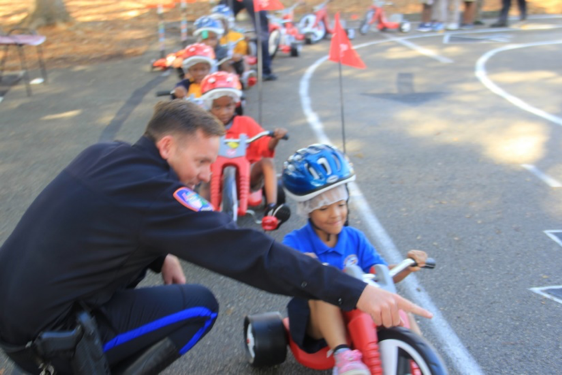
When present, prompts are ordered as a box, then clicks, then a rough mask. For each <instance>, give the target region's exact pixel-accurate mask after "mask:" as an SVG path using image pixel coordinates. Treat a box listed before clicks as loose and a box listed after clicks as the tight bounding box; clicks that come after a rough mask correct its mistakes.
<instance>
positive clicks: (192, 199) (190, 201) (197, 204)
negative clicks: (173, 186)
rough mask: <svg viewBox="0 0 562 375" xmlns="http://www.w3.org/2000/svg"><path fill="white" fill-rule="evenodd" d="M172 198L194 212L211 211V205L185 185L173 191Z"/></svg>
mask: <svg viewBox="0 0 562 375" xmlns="http://www.w3.org/2000/svg"><path fill="white" fill-rule="evenodd" d="M174 198H176V200H177V201H178V202H180V203H181V204H182V205H184V206H185V207H187V208H189V209H190V210H193V211H195V212H201V211H213V206H212V205H211V204H210V203H209V202H207V201H206V200H205V199H203V198H201V196H200V195H199V194H197V193H196V192H194V191H193V190H191V189H188V188H186V187H181V188H179V189H178V190H176V191H175V193H174Z"/></svg>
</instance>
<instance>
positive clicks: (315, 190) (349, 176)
mask: <svg viewBox="0 0 562 375" xmlns="http://www.w3.org/2000/svg"><path fill="white" fill-rule="evenodd" d="M282 180H283V188H284V189H285V192H286V193H287V195H288V196H290V197H291V198H293V199H294V200H296V201H297V202H304V201H307V200H310V199H312V198H314V197H316V196H317V195H320V194H322V193H323V192H325V191H327V190H329V189H332V188H334V187H336V186H339V185H342V184H346V183H348V182H351V181H354V180H355V172H354V171H353V167H352V166H351V163H350V162H349V160H348V159H347V157H346V156H345V155H344V154H343V153H342V152H341V151H339V150H338V149H337V148H335V147H333V146H330V145H326V144H314V145H310V146H308V147H307V148H303V149H300V150H298V151H297V152H295V153H294V154H293V155H291V156H290V157H289V159H287V161H285V163H284V165H283V176H282Z"/></svg>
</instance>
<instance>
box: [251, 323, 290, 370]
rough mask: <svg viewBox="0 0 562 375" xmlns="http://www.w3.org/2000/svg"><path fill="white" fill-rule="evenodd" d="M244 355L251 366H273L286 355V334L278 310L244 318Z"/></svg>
mask: <svg viewBox="0 0 562 375" xmlns="http://www.w3.org/2000/svg"><path fill="white" fill-rule="evenodd" d="M244 342H245V344H246V345H245V347H246V356H247V358H248V362H250V364H251V365H252V366H255V367H259V366H274V365H278V364H280V363H283V362H284V361H285V358H286V357H287V336H286V333H285V326H284V325H283V319H282V318H281V314H279V313H278V312H269V313H264V314H255V315H249V316H247V317H246V318H245V319H244Z"/></svg>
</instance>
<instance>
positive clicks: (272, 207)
mask: <svg viewBox="0 0 562 375" xmlns="http://www.w3.org/2000/svg"><path fill="white" fill-rule="evenodd" d="M263 216H273V217H275V218H276V219H277V220H278V221H279V224H278V225H277V229H279V227H280V226H281V224H283V223H284V222H286V221H287V220H289V218H290V217H291V209H290V208H289V206H287V205H285V204H268V205H267V206H266V207H265V212H264V215H263Z"/></svg>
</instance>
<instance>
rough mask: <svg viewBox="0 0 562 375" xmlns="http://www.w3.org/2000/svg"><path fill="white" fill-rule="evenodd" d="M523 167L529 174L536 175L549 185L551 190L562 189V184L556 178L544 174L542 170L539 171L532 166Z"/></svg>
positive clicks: (524, 165) (523, 165) (525, 165)
mask: <svg viewBox="0 0 562 375" xmlns="http://www.w3.org/2000/svg"><path fill="white" fill-rule="evenodd" d="M521 166H522V167H523V168H525V169H526V170H528V171H529V172H531V173H532V174H534V175H535V176H537V177H538V178H539V179H541V180H542V182H544V183H545V184H547V185H548V186H550V187H551V188H559V187H562V184H561V183H560V182H558V181H557V180H555V179H554V178H552V177H550V176H549V175H547V174H546V173H544V172H542V171H541V170H540V169H538V168H537V167H535V166H534V165H531V164H521Z"/></svg>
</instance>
